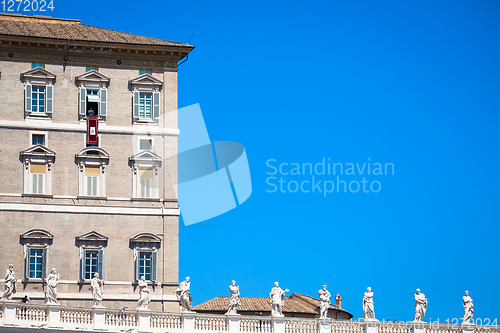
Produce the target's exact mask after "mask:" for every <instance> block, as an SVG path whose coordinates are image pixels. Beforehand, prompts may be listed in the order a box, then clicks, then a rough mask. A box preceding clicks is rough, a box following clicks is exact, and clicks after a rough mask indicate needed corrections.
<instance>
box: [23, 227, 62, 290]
mask: <svg viewBox="0 0 500 333" xmlns="http://www.w3.org/2000/svg"><path fill="white" fill-rule="evenodd" d="M20 239H21V244H23V252H24V274H23V277H24V280H25V281H43V280H44V279H45V278H46V277H47V268H48V264H47V262H48V253H49V247H50V245H52V241H53V239H54V236H53V235H52V234H51V233H50V232H48V231H46V230H43V229H31V230H28V231H26V232H24V233H22V234H21V235H20ZM37 250H41V251H42V267H41V276H40V277H30V272H31V270H30V257H31V256H30V253H31V251H37Z"/></svg>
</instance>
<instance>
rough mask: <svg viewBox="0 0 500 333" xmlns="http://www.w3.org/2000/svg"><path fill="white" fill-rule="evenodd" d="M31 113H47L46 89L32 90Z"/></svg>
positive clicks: (33, 88)
mask: <svg viewBox="0 0 500 333" xmlns="http://www.w3.org/2000/svg"><path fill="white" fill-rule="evenodd" d="M31 112H39V113H43V112H45V87H38V86H33V87H32V88H31Z"/></svg>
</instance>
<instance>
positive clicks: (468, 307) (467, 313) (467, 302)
mask: <svg viewBox="0 0 500 333" xmlns="http://www.w3.org/2000/svg"><path fill="white" fill-rule="evenodd" d="M462 300H463V302H464V321H463V322H462V324H470V323H471V322H470V321H471V319H472V315H473V314H474V304H472V298H471V297H470V296H469V292H468V291H467V290H466V291H465V296H464V297H462ZM472 323H474V321H473V322H472Z"/></svg>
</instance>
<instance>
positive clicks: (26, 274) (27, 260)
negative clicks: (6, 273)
mask: <svg viewBox="0 0 500 333" xmlns="http://www.w3.org/2000/svg"><path fill="white" fill-rule="evenodd" d="M26 252H27V253H26V256H25V257H24V277H25V278H29V277H30V275H29V271H30V268H29V267H30V252H31V249H30V248H29V247H26ZM42 272H43V270H42Z"/></svg>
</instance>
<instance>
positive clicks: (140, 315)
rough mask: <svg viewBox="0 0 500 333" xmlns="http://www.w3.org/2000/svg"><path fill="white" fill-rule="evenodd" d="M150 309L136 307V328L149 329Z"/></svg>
mask: <svg viewBox="0 0 500 333" xmlns="http://www.w3.org/2000/svg"><path fill="white" fill-rule="evenodd" d="M150 318H151V311H150V310H146V309H137V312H136V314H135V320H136V321H137V329H138V330H149V328H150V326H151V324H150Z"/></svg>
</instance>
